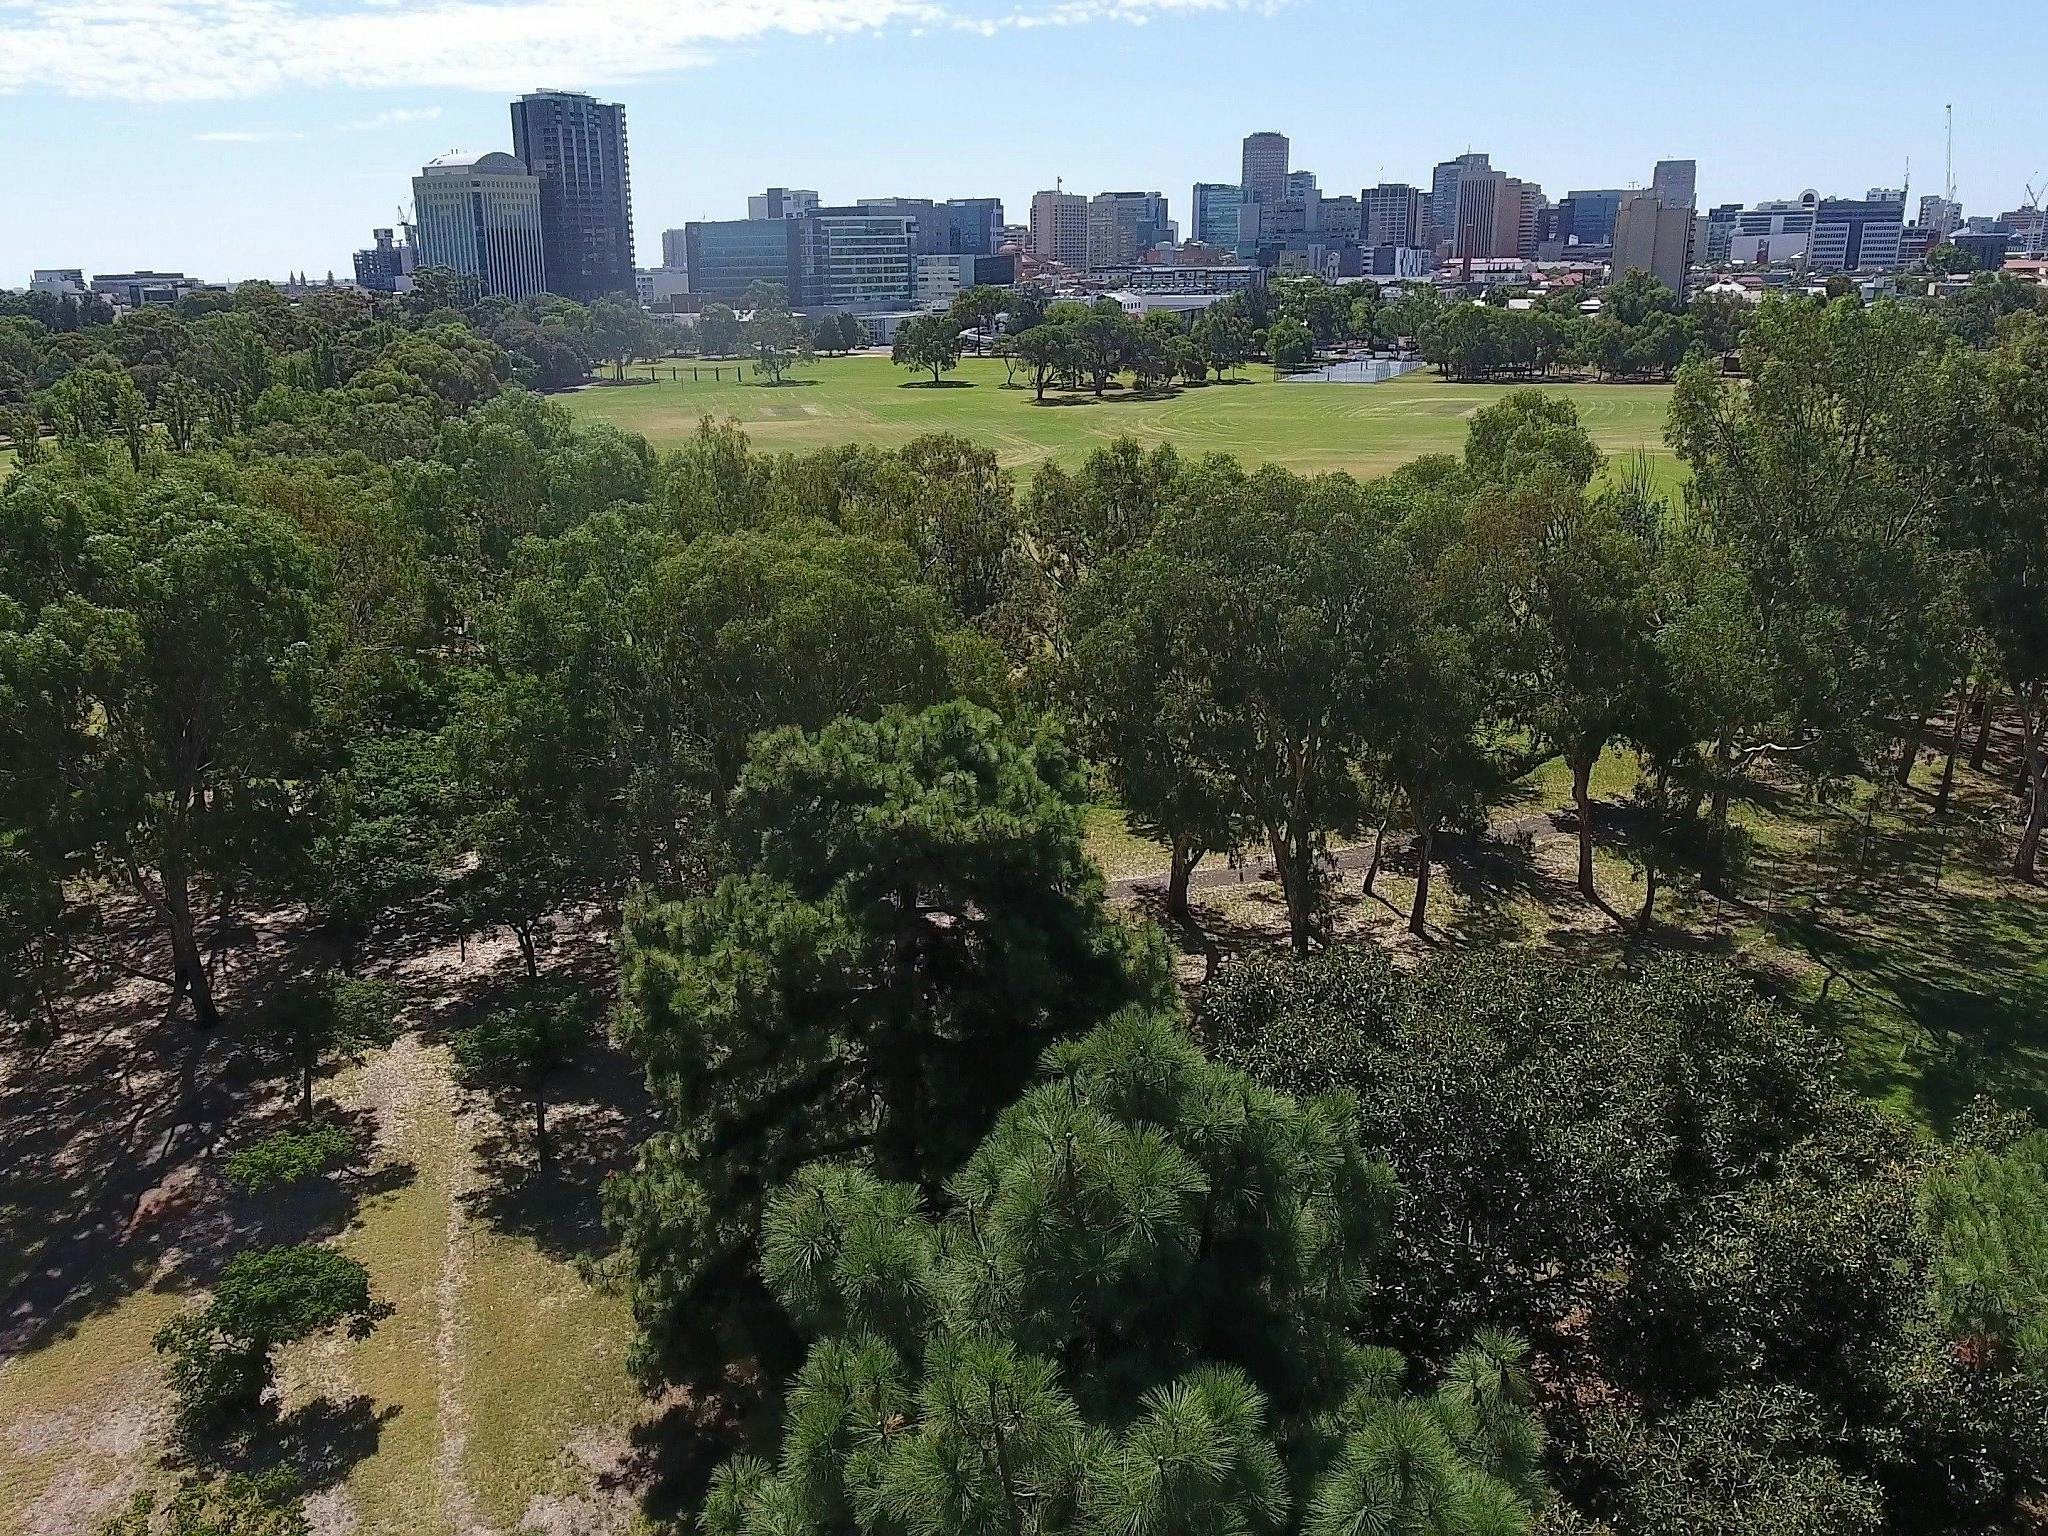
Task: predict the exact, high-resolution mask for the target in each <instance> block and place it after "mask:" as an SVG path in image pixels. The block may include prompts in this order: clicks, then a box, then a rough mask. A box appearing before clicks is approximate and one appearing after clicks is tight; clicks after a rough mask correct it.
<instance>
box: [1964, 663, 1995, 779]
mask: <svg viewBox="0 0 2048 1536" xmlns="http://www.w3.org/2000/svg"><path fill="white" fill-rule="evenodd" d="M1997 703H1998V682H1997V679H1995V678H1989V677H1987V678H1985V679H1984V691H1983V693H1982V694H1980V695H1979V696H1978V699H1977V740H1976V744H1975V745H1973V746H1972V747H1971V748H1970V768H1971V770H1972V771H1973V772H1976V773H1982V772H1983V771H1984V753H1985V751H1986V749H1987V748H1989V747H1990V745H1991V711H1992V707H1993V706H1994V705H1996V704H1997Z"/></svg>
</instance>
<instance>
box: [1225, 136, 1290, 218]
mask: <svg viewBox="0 0 2048 1536" xmlns="http://www.w3.org/2000/svg"><path fill="white" fill-rule="evenodd" d="M1241 167H1242V169H1241V171H1240V174H1239V176H1238V178H1237V184H1238V185H1239V186H1241V187H1243V188H1244V196H1245V201H1246V202H1248V203H1277V202H1279V201H1280V199H1281V198H1283V197H1285V196H1286V195H1287V135H1286V134H1284V133H1253V134H1247V135H1246V136H1245V141H1244V148H1243V154H1242V157H1241Z"/></svg>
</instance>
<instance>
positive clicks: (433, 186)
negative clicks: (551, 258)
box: [412, 149, 632, 299]
mask: <svg viewBox="0 0 2048 1536" xmlns="http://www.w3.org/2000/svg"><path fill="white" fill-rule="evenodd" d="M412 201H413V216H414V219H415V220H416V223H415V225H414V240H415V244H416V251H417V261H418V264H419V265H420V266H421V267H446V268H448V269H449V270H450V271H452V272H456V273H459V274H460V275H462V276H464V277H470V278H474V279H475V280H476V284H477V290H478V292H479V293H480V294H482V295H484V296H485V297H490V298H504V299H524V298H529V297H531V296H532V295H534V294H536V293H546V292H549V291H550V289H549V285H548V273H547V255H546V252H547V233H546V229H547V226H546V212H545V204H544V202H543V199H542V194H541V180H540V178H539V177H538V176H536V175H534V174H533V173H532V172H531V171H529V170H528V169H527V168H526V165H525V163H524V162H522V161H520V160H518V159H515V158H514V157H513V156H511V155H508V154H506V153H505V152H504V151H503V150H495V149H494V150H491V151H489V152H487V153H485V154H481V155H465V154H453V155H442V156H440V157H439V158H438V159H434V160H429V161H428V162H427V163H426V165H425V166H424V167H423V168H422V169H421V171H420V174H419V175H417V176H415V177H414V178H413V179H412ZM626 281H627V291H628V292H629V293H630V292H631V291H632V272H631V270H630V269H628V271H627V274H626ZM556 291H559V290H556Z"/></svg>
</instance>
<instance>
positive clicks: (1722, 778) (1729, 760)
mask: <svg viewBox="0 0 2048 1536" xmlns="http://www.w3.org/2000/svg"><path fill="white" fill-rule="evenodd" d="M1734 766H1735V744H1734V743H1733V742H1731V741H1730V740H1729V739H1728V738H1727V737H1726V736H1723V737H1722V738H1721V739H1720V740H1719V741H1718V742H1716V743H1715V744H1714V770H1715V771H1714V794H1713V800H1712V802H1711V809H1710V810H1709V811H1708V813H1707V814H1708V819H1709V820H1710V821H1711V822H1712V823H1713V827H1714V830H1715V831H1716V832H1718V831H1720V830H1721V829H1722V828H1723V827H1725V826H1727V825H1728V791H1729V789H1730V788H1731V784H1730V779H1729V770H1730V769H1732V768H1733V767H1734Z"/></svg>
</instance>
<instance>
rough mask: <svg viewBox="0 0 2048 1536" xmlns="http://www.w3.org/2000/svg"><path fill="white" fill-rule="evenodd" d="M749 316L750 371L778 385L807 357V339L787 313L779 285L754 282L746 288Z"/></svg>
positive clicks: (788, 311) (787, 308)
mask: <svg viewBox="0 0 2048 1536" xmlns="http://www.w3.org/2000/svg"><path fill="white" fill-rule="evenodd" d="M747 304H748V307H749V309H750V310H751V311H752V313H751V314H750V315H749V317H748V319H747V325H746V334H747V347H748V349H749V350H750V351H752V352H753V354H754V372H755V373H757V374H760V375H761V376H762V377H763V378H765V379H767V380H768V382H769V383H771V384H780V383H781V382H782V376H783V375H784V374H785V373H787V372H788V371H789V370H790V368H791V367H792V366H793V365H795V364H797V363H800V362H806V361H808V360H809V358H810V352H811V339H810V337H809V335H808V334H806V332H805V331H804V328H803V325H802V323H801V322H800V321H799V320H798V319H797V318H796V316H795V315H793V314H791V313H790V310H789V301H788V300H787V299H786V298H784V297H783V290H782V284H780V283H754V284H752V285H750V286H749V287H748V289H747Z"/></svg>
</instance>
